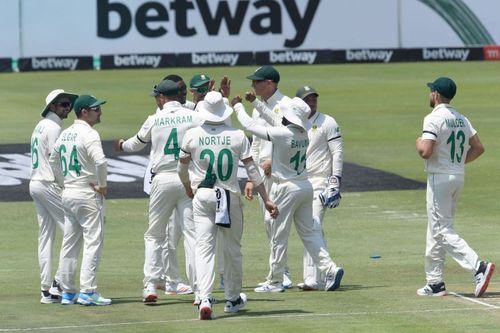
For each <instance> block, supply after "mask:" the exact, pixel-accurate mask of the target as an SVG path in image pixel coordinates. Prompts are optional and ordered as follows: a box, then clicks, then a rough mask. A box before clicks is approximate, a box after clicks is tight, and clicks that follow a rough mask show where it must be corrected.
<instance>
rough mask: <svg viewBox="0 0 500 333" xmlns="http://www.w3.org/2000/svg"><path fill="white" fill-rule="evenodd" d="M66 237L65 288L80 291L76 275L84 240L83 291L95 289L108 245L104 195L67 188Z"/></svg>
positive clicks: (63, 249) (63, 253) (62, 259)
mask: <svg viewBox="0 0 500 333" xmlns="http://www.w3.org/2000/svg"><path fill="white" fill-rule="evenodd" d="M62 201H63V206H64V215H65V223H64V237H63V241H62V247H61V257H60V259H59V261H60V263H61V265H60V270H61V288H62V289H63V291H65V292H68V293H76V292H78V288H77V286H76V285H75V276H76V270H77V266H78V256H79V254H80V250H81V247H82V243H83V256H82V265H81V268H80V292H82V293H92V292H94V291H95V290H96V289H97V268H98V267H99V263H100V261H101V254H102V248H103V245H104V215H105V213H104V197H103V196H102V195H100V194H99V193H96V192H94V191H93V190H92V189H90V186H89V190H83V189H80V190H76V189H65V190H64V191H63V195H62Z"/></svg>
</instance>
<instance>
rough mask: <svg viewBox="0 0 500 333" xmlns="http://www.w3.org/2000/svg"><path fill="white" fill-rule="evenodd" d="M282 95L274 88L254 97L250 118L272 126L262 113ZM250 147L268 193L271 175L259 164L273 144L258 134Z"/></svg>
mask: <svg viewBox="0 0 500 333" xmlns="http://www.w3.org/2000/svg"><path fill="white" fill-rule="evenodd" d="M284 97H286V96H285V95H283V94H282V93H281V92H280V91H279V90H276V91H275V92H274V94H273V95H272V96H271V97H269V98H268V99H267V101H264V100H259V99H255V100H254V101H253V102H252V106H253V107H254V109H253V111H252V119H253V120H254V121H255V123H256V124H258V125H261V126H266V127H269V126H274V125H271V124H270V123H268V122H267V121H266V119H265V118H264V116H263V115H264V114H265V113H272V112H275V110H276V108H277V105H278V103H279V101H281V100H282V99H283V98H284ZM251 149H252V157H253V160H254V161H255V163H256V164H257V166H258V168H259V172H260V174H261V175H262V181H263V183H264V186H265V188H266V192H267V193H269V192H270V191H271V186H272V177H271V175H269V176H266V175H265V174H264V170H263V169H262V168H261V164H262V163H263V162H264V161H270V160H271V156H272V150H273V144H272V142H270V141H267V140H262V139H261V138H259V137H258V136H256V135H252V146H251ZM259 205H260V209H261V210H262V216H263V217H264V228H265V230H266V235H267V240H268V241H269V242H270V241H271V238H272V233H271V226H270V218H267V217H269V214H267V213H266V212H267V211H266V206H265V205H264V201H263V200H262V198H261V197H260V196H259ZM287 261H288V260H287V258H285V262H287ZM286 271H288V267H287V268H286Z"/></svg>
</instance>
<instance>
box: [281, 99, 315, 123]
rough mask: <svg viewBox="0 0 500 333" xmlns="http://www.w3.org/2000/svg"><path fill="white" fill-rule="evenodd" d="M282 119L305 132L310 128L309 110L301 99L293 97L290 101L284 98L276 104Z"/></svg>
mask: <svg viewBox="0 0 500 333" xmlns="http://www.w3.org/2000/svg"><path fill="white" fill-rule="evenodd" d="M278 107H279V108H280V111H281V113H282V114H283V117H284V118H286V120H288V121H289V122H291V123H292V124H294V125H297V126H300V127H302V128H303V129H305V130H309V128H311V122H310V121H309V115H310V114H311V108H310V107H309V105H307V104H306V102H304V101H303V100H302V99H301V98H299V97H294V98H292V99H290V98H288V97H285V98H283V99H282V100H280V101H279V102H278Z"/></svg>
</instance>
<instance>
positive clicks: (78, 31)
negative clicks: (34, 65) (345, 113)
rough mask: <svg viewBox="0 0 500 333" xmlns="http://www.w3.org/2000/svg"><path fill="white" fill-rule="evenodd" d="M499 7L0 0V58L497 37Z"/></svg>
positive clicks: (386, 1) (340, 1)
mask: <svg viewBox="0 0 500 333" xmlns="http://www.w3.org/2000/svg"><path fill="white" fill-rule="evenodd" d="M498 13H500V1H496V0H461V1H458V0H457V1H453V0H448V1H446V0H442V1H434V2H432V1H419V0H376V1H368V0H239V1H235V0H219V1H217V0H155V1H148V0H51V1H40V0H2V1H0V31H1V33H0V58H33V57H66V56H75V55H78V56H92V55H115V54H124V55H133V54H182V53H194V52H218V53H221V52H268V51H269V50H276V51H290V50H346V49H358V50H359V49H397V48H424V47H425V48H436V47H467V46H470V47H472V46H483V45H495V44H497V43H500V24H498ZM292 55H293V54H291V53H289V54H286V53H284V54H283V53H281V54H272V55H271V54H270V55H269V56H270V57H271V56H272V57H275V59H285V58H286V57H291V56H292ZM323 56H327V55H324V54H323V55H320V57H319V58H318V59H315V60H314V61H312V60H311V58H307V59H306V58H304V59H302V60H301V62H303V63H311V62H313V63H314V62H323V61H324V60H323V58H322V57H323ZM304 57H305V55H304ZM132 58H133V57H132ZM132 58H130V60H124V59H112V60H113V61H118V62H120V61H122V60H124V61H133V59H132ZM136 60H137V61H139V59H136ZM109 61H111V60H109ZM141 61H142V60H141ZM161 61H164V64H168V63H169V59H168V57H167V58H166V59H162V60H161ZM278 61H282V60H278ZM121 63H122V62H121Z"/></svg>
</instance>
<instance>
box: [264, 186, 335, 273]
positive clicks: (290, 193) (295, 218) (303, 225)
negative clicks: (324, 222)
mask: <svg viewBox="0 0 500 333" xmlns="http://www.w3.org/2000/svg"><path fill="white" fill-rule="evenodd" d="M270 199H271V200H272V201H273V202H274V203H275V204H276V205H277V206H278V209H279V212H280V213H279V216H278V217H277V218H276V219H273V220H271V231H272V238H271V255H270V256H269V267H270V270H269V275H268V276H267V281H268V282H270V283H273V282H283V273H284V272H285V265H286V258H287V250H288V237H289V235H290V228H291V226H292V222H294V223H295V228H296V229H297V233H298V235H299V237H300V239H301V240H302V242H303V243H304V247H305V248H306V250H307V252H309V254H310V255H311V257H312V258H313V262H314V263H315V264H317V265H318V267H319V268H320V270H321V272H322V273H325V274H327V273H329V272H330V271H331V270H333V269H334V268H335V267H336V265H335V263H334V262H333V261H332V259H331V258H330V254H329V253H328V251H327V249H326V245H325V242H324V240H323V235H322V234H321V230H320V229H318V228H316V227H315V226H314V222H313V212H312V201H313V189H312V185H311V183H310V182H309V180H294V181H287V182H279V181H274V182H273V185H272V188H271V193H270Z"/></svg>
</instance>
